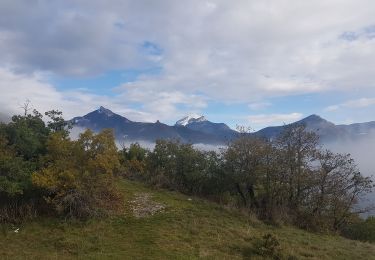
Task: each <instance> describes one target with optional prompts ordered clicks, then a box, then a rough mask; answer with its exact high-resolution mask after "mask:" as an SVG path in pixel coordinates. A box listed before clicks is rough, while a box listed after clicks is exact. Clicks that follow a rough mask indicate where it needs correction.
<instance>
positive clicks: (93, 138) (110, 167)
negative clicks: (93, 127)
mask: <svg viewBox="0 0 375 260" xmlns="http://www.w3.org/2000/svg"><path fill="white" fill-rule="evenodd" d="M47 151H48V154H47V155H46V156H45V157H44V160H43V161H44V166H45V167H44V168H43V169H41V170H39V171H37V172H35V173H34V174H33V176H32V177H33V178H32V180H33V183H34V185H36V186H37V187H40V188H42V189H44V190H45V191H46V196H45V197H46V199H47V202H49V203H50V204H52V205H53V206H54V208H55V210H56V211H57V212H58V213H59V214H61V215H64V216H69V217H78V218H85V217H89V216H93V215H96V214H98V213H100V210H102V209H103V208H106V207H108V206H109V204H108V202H109V201H110V200H113V201H112V203H114V202H115V201H116V191H115V188H114V182H113V175H114V174H115V172H116V171H117V169H118V168H119V160H118V154H117V148H116V145H115V142H114V136H113V133H112V131H111V130H103V131H102V132H101V133H99V134H97V135H95V134H94V133H93V132H92V131H90V130H87V131H86V132H84V133H82V134H81V135H80V137H79V139H78V140H77V141H72V140H70V139H69V138H68V137H66V136H65V135H64V133H62V132H55V133H53V134H51V136H50V138H49V140H48V143H47Z"/></svg>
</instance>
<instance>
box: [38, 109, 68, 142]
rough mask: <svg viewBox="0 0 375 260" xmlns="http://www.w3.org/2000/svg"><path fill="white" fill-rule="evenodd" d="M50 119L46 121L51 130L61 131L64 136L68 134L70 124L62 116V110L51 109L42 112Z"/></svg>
mask: <svg viewBox="0 0 375 260" xmlns="http://www.w3.org/2000/svg"><path fill="white" fill-rule="evenodd" d="M44 114H45V115H46V116H48V118H49V119H50V120H49V121H48V122H47V126H48V128H49V129H50V130H51V131H53V132H61V133H62V134H63V135H64V136H68V135H69V129H71V128H72V126H71V125H70V124H69V123H68V122H66V121H65V119H64V118H63V117H62V112H61V111H58V110H51V111H47V112H45V113H44Z"/></svg>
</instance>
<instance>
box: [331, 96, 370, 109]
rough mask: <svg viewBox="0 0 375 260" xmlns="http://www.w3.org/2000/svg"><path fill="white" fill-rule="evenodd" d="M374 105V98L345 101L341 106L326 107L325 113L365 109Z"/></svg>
mask: <svg viewBox="0 0 375 260" xmlns="http://www.w3.org/2000/svg"><path fill="white" fill-rule="evenodd" d="M373 105H375V98H360V99H354V100H349V101H346V102H344V103H342V104H338V105H332V106H328V107H326V109H325V110H326V111H329V112H330V111H336V110H339V109H340V108H366V107H370V106H373Z"/></svg>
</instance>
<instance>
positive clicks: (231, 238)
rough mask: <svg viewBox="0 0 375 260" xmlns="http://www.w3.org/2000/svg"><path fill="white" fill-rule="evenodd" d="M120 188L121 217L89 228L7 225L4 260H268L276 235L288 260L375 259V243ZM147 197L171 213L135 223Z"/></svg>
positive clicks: (42, 222)
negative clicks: (267, 242)
mask: <svg viewBox="0 0 375 260" xmlns="http://www.w3.org/2000/svg"><path fill="white" fill-rule="evenodd" d="M119 187H120V190H121V194H122V195H123V196H124V205H123V206H124V207H123V209H122V210H121V211H120V212H119V213H118V214H117V215H115V216H112V217H107V218H102V219H91V220H89V221H87V222H80V221H77V222H75V221H65V220H63V219H56V218H38V219H36V220H34V221H32V222H28V223H24V224H22V225H20V226H13V227H12V226H10V225H7V226H5V227H3V235H2V236H0V248H1V250H0V258H1V259H71V258H89V259H107V258H112V259H198V258H200V259H250V258H251V259H263V256H262V252H263V251H262V250H261V249H260V247H259V244H262V241H263V239H262V237H263V236H264V235H266V234H272V235H274V236H276V237H277V240H278V242H279V243H280V246H279V247H278V249H276V250H277V252H278V254H279V256H281V258H282V259H375V256H374V252H375V245H374V244H369V243H363V242H358V241H352V240H347V239H344V238H342V237H339V236H329V235H323V234H318V233H309V232H306V231H302V230H299V229H296V228H292V227H275V226H271V225H266V224H263V223H262V222H259V221H257V220H256V219H255V218H251V217H249V216H247V215H244V214H240V213H238V211H235V210H229V209H224V208H223V207H221V206H219V205H217V204H215V203H211V202H207V201H204V200H201V199H197V198H194V197H193V198H191V197H187V196H185V195H181V194H179V193H175V192H169V191H164V190H154V189H150V188H147V187H145V186H143V185H141V184H139V183H136V182H131V181H126V180H124V181H121V182H120V183H119ZM140 194H149V195H150V196H151V198H150V200H151V201H154V202H155V203H158V204H160V205H163V206H164V207H165V208H164V209H161V211H158V212H155V213H154V214H153V215H151V213H150V214H149V215H147V214H146V215H144V216H143V217H140V218H136V217H135V216H134V209H135V208H136V205H134V200H135V199H136V198H137V196H139V195H140ZM141 206H143V207H147V205H141ZM146 211H147V210H146ZM17 228H19V231H18V233H16V232H14V230H16V229H17ZM263 253H264V252H263ZM266 257H267V255H266Z"/></svg>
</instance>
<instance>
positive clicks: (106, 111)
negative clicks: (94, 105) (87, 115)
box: [98, 106, 114, 116]
mask: <svg viewBox="0 0 375 260" xmlns="http://www.w3.org/2000/svg"><path fill="white" fill-rule="evenodd" d="M98 112H99V113H100V114H105V115H106V116H113V115H114V113H113V112H112V111H111V110H109V109H107V108H105V107H103V106H101V107H100V108H99V109H98Z"/></svg>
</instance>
